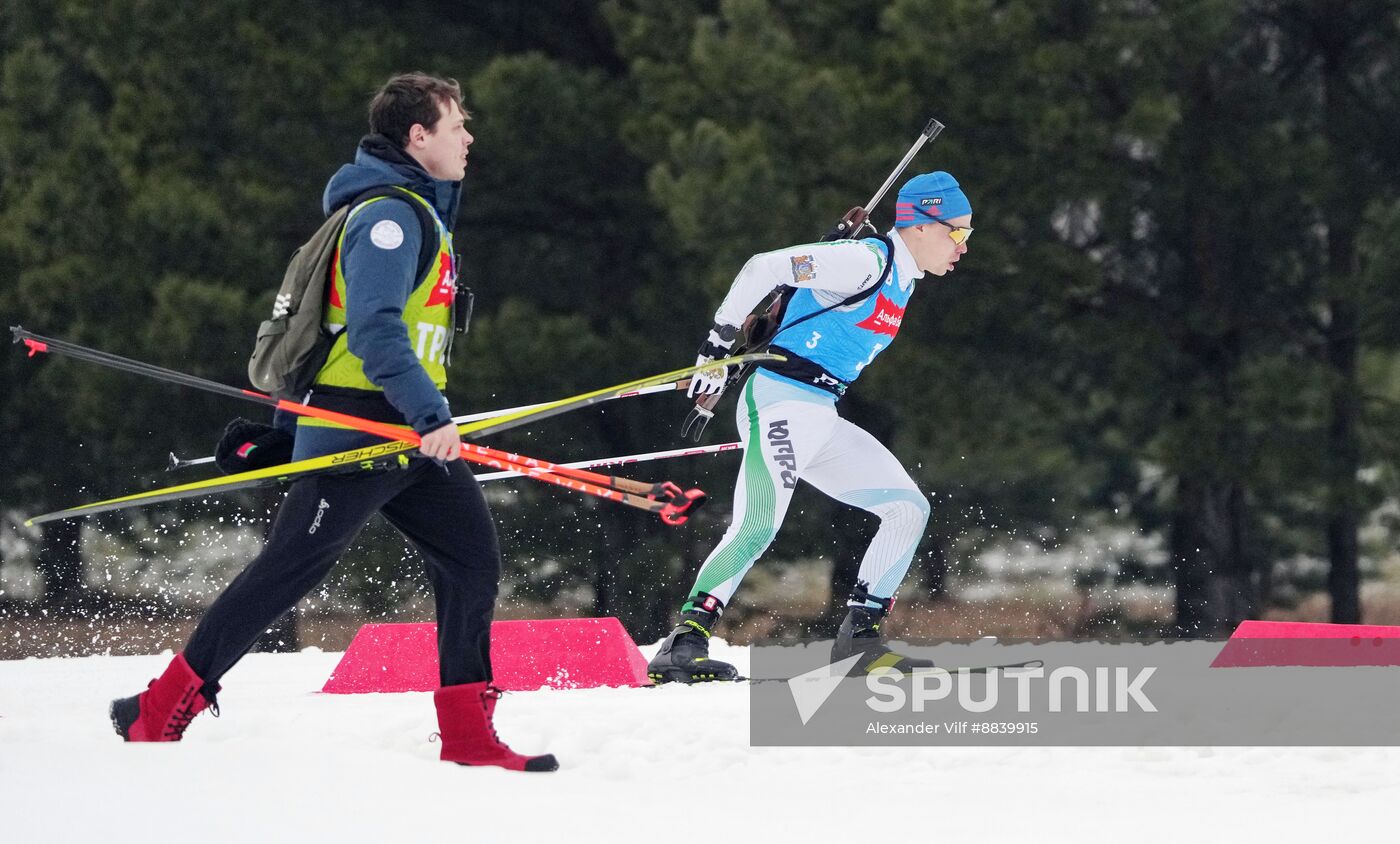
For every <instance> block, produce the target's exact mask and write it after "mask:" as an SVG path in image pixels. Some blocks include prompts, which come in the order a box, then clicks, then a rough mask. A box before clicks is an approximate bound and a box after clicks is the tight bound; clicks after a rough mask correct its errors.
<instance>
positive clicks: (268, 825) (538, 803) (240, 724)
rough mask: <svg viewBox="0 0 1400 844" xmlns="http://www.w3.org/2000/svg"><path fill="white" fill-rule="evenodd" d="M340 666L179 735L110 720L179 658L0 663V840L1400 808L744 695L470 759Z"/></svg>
mask: <svg viewBox="0 0 1400 844" xmlns="http://www.w3.org/2000/svg"><path fill="white" fill-rule="evenodd" d="M654 647H655V646H652V647H650V648H644V649H643V650H644V651H647V652H650V651H651V650H653V649H654ZM714 655H715V656H717V657H720V658H723V659H729V660H730V661H733V662H736V663H738V664H739V666H740V668H741V670H746V669H747V652H746V651H745V650H744V649H741V648H732V649H731V648H727V647H725V646H724V645H723V643H716V647H715V649H714ZM339 657H340V654H334V653H319V652H314V651H308V652H303V653H300V654H282V655H273V654H254V655H252V656H249V657H248V658H246V659H245V660H244V661H243V662H242V663H240V664H239V665H238V667H237V668H235V669H234V670H233V672H231V673H230V674H229V676H228V677H226V678H225V683H224V685H225V689H224V692H223V693H222V694H221V695H220V697H219V701H220V706H221V708H222V711H223V717H221V718H218V719H215V718H212V717H210V716H209V715H208V714H205V715H201V716H200V717H199V718H198V719H197V720H196V721H195V722H194V725H193V726H192V727H191V728H190V730H189V733H188V734H187V735H186V738H185V741H184V742H183V743H182V744H178V745H126V744H123V743H122V742H121V741H120V740H119V739H118V738H117V737H116V736H115V735H113V733H112V729H111V726H110V724H109V723H108V720H107V702H108V700H109V699H110V698H112V697H115V696H119V695H126V694H132V693H134V692H136V691H137V690H139V689H140V688H142V687H143V686H144V685H145V683H146V681H147V680H148V679H150V678H151V677H152V676H154V675H155V674H156V673H157V672H158V671H160V670H161V669H162V668H163V667H164V665H165V663H166V662H167V660H168V656H143V657H87V658H80V659H45V660H36V659H29V660H19V661H10V662H0V841H5V842H26V843H27V842H47V841H81V842H89V841H102V842H110V841H138V840H140V841H147V842H150V841H175V840H185V841H198V842H222V841H239V842H253V841H258V842H261V841H297V842H311V841H334V842H352V841H405V840H408V841H411V840H419V841H434V842H438V841H453V842H473V841H516V840H539V841H577V840H584V841H609V842H612V841H632V840H638V841H641V840H645V841H656V840H660V839H676V838H692V837H694V838H699V839H703V840H711V841H712V840H724V839H731V838H732V839H733V840H736V841H737V840H745V839H752V838H760V837H761V838H767V839H771V840H777V841H788V840H797V839H799V838H807V837H809V836H810V837H811V840H842V839H845V840H869V839H873V838H878V839H879V840H882V841H901V840H908V841H938V842H963V841H975V842H977V843H978V844H985V843H986V842H1042V841H1081V842H1082V841H1096V840H1108V837H1109V836H1110V835H1111V836H1112V837H1113V839H1115V840H1124V841H1132V842H1155V841H1164V842H1165V841H1171V842H1173V844H1180V842H1181V841H1202V842H1205V841H1269V842H1279V841H1307V842H1316V841H1319V840H1336V839H1337V835H1338V833H1343V835H1344V836H1346V835H1348V834H1355V833H1360V832H1361V831H1362V830H1372V831H1375V830H1384V829H1386V828H1390V827H1391V826H1392V825H1393V817H1394V806H1395V805H1397V802H1400V773H1398V772H1397V771H1400V750H1395V749H1386V748H1360V749H1355V748H1335V749H1334V748H1298V749H1292V748H1257V749H1229V748H1227V749H1212V748H1166V749H1162V748H1151V749H1138V748H1109V749H1078V748H1047V749H1033V748H1021V749H982V748H973V749H967V748H965V749H949V748H863V749H856V748H851V749H847V748H810V749H807V748H803V749H791V748H751V747H749V744H748V733H749V727H748V721H749V714H748V691H747V688H746V687H745V686H742V685H724V686H703V687H693V688H685V687H676V686H667V687H663V688H659V689H590V690H580V691H549V690H546V691H539V692H529V693H515V694H510V695H507V696H506V697H505V698H504V699H503V700H502V701H501V703H500V708H499V710H498V717H497V726H498V727H499V730H500V733H501V735H502V737H503V738H505V739H506V740H507V741H508V742H509V743H511V744H512V745H513V746H515V748H516V749H518V750H521V751H526V752H542V751H549V752H552V753H554V754H555V755H557V756H558V757H559V759H560V762H561V764H562V766H563V768H562V770H561V771H559V772H558V773H554V774H537V775H527V774H516V773H509V772H505V771H500V770H495V769H474V768H462V767H458V766H455V765H445V764H442V763H440V762H438V761H437V749H438V748H437V745H436V744H433V743H430V742H429V741H428V736H429V734H430V733H432V732H433V731H434V729H435V728H436V723H435V719H434V715H433V705H432V698H431V695H429V694H424V693H420V694H394V695H323V694H319V693H317V690H318V689H319V688H320V687H321V685H322V683H323V682H324V681H325V679H326V677H327V676H328V675H329V673H330V671H331V669H332V667H333V666H334V665H335V663H336V661H337V660H338V659H339ZM1343 831H1345V832H1343ZM1388 835H1389V833H1382V834H1381V835H1380V836H1379V838H1377V839H1376V840H1384V839H1385V838H1386V837H1388Z"/></svg>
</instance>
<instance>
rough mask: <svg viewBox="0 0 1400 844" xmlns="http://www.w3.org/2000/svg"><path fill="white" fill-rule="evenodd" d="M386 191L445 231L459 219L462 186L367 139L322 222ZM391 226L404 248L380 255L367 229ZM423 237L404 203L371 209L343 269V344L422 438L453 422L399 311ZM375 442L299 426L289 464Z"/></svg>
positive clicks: (358, 222)
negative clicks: (400, 194) (400, 193)
mask: <svg viewBox="0 0 1400 844" xmlns="http://www.w3.org/2000/svg"><path fill="white" fill-rule="evenodd" d="M383 185H397V186H401V187H405V188H408V189H409V190H411V191H413V192H414V193H416V194H418V195H419V196H421V197H423V198H424V199H426V200H427V201H428V202H430V203H432V205H433V207H434V208H435V209H436V210H437V213H438V216H439V217H440V218H441V219H442V222H443V225H445V226H446V227H447V230H448V231H449V232H450V231H452V229H453V226H454V225H455V223H456V220H457V206H458V204H459V203H460V201H461V195H462V183H461V182H445V181H440V180H438V179H434V178H432V177H431V176H429V175H428V173H427V171H425V170H424V169H423V167H422V165H420V164H419V163H418V162H417V161H415V160H414V159H413V158H412V157H411V156H409V155H408V153H406V152H404V151H403V149H402V148H400V147H399V146H398V145H396V144H394V143H393V142H392V141H390V140H389V139H388V138H385V137H383V136H380V135H368V136H366V137H365V138H364V139H362V140H361V141H360V146H359V149H358V150H357V151H356V153H355V162H354V163H353V164H346V165H344V166H342V167H341V168H340V170H338V171H337V172H336V174H335V175H334V176H332V177H331V180H330V182H329V183H328V184H327V185H326V192H325V196H324V199H323V200H322V206H323V209H324V211H325V213H326V216H330V215H331V214H332V213H334V211H335V210H336V209H337V208H339V207H341V206H342V205H345V204H347V203H349V202H350V201H351V200H352V199H354V198H355V197H356V196H359V195H360V194H362V193H364V192H365V191H367V190H369V189H371V188H376V187H380V186H383ZM384 220H392V221H393V222H394V223H397V224H398V226H399V227H400V228H401V229H402V230H403V234H404V239H403V242H404V243H405V244H411V245H413V248H409V249H402V248H400V249H380V248H377V247H375V246H374V245H373V244H372V243H371V241H370V230H371V229H372V228H373V227H374V226H375V224H376V223H379V222H381V221H384ZM422 242H423V233H422V229H421V226H420V224H419V222H418V214H417V212H415V211H414V210H413V208H412V207H411V206H410V205H409V204H408V202H407V201H383V202H375V203H373V204H371V205H369V206H367V207H366V208H365V209H364V210H363V211H360V212H359V213H357V214H356V215H355V216H354V217H353V218H352V219H351V220H350V223H349V224H348V225H347V226H346V229H345V243H344V246H343V248H342V250H341V255H340V261H341V268H342V270H343V272H344V273H345V284H346V303H345V305H346V312H345V320H346V330H347V331H348V332H349V335H348V337H347V342H348V344H349V348H350V351H351V353H352V354H354V355H355V356H356V357H358V358H359V359H360V360H362V361H363V362H364V372H365V375H366V377H368V378H369V379H370V380H371V381H373V382H374V383H375V384H376V385H377V386H379V387H380V388H382V389H383V390H384V397H385V398H386V399H387V400H388V401H389V403H390V404H392V405H393V406H394V408H395V409H397V410H398V411H399V412H400V413H402V414H403V418H404V420H405V421H406V422H407V423H408V424H409V425H412V426H413V429H414V430H415V431H417V432H418V433H419V434H426V433H428V432H429V431H433V430H436V429H437V428H440V427H442V426H443V425H445V424H447V423H448V422H450V421H452V413H451V411H450V410H449V409H448V406H447V399H446V398H445V397H444V396H443V395H442V393H440V392H439V391H438V389H437V387H436V386H435V385H434V384H433V381H432V379H431V378H430V377H429V376H428V373H427V371H425V370H424V369H423V367H422V365H421V364H420V363H419V362H418V358H417V356H416V355H414V353H413V345H412V343H411V342H410V340H409V336H408V326H407V325H406V324H405V323H404V321H403V308H404V305H405V304H407V302H408V297H409V295H410V294H411V293H412V292H413V288H414V287H415V286H416V284H417V282H418V281H419V279H417V278H415V274H416V272H417V269H418V257H419V256H418V253H419V248H420V247H419V246H418V245H419V244H421V243H422ZM379 441H380V439H379V438H377V437H374V436H372V435H369V434H363V433H360V432H358V431H347V430H343V429H337V428H323V427H318V426H308V425H302V426H299V427H298V428H297V436H296V447H295V450H294V454H293V459H294V460H303V459H305V458H308V457H315V456H318V455H322V454H330V453H332V452H336V451H345V450H347V449H351V448H358V447H360V446H363V445H368V444H370V443H373V442H379Z"/></svg>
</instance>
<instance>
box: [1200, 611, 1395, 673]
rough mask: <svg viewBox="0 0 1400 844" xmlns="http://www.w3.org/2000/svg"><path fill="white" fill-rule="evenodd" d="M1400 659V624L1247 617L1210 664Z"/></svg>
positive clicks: (1358, 663)
mask: <svg viewBox="0 0 1400 844" xmlns="http://www.w3.org/2000/svg"><path fill="white" fill-rule="evenodd" d="M1266 665H1305V666H1353V667H1354V666H1389V665H1400V627H1385V626H1382V625H1378V624H1310V623H1305V622H1300V621H1245V622H1242V623H1241V624H1240V626H1239V627H1238V628H1236V629H1235V632H1234V633H1233V634H1232V635H1231V636H1230V641H1228V642H1226V643H1225V647H1224V648H1223V649H1222V650H1221V651H1220V654H1219V656H1217V657H1216V658H1215V661H1214V662H1212V663H1211V664H1210V666H1211V668H1248V667H1252V666H1266Z"/></svg>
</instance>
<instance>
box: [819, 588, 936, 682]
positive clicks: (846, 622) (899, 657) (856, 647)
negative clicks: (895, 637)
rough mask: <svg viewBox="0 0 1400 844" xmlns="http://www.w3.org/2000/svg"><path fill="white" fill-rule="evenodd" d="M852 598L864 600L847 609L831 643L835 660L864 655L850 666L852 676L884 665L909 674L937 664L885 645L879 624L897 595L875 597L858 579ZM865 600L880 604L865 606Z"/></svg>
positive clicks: (925, 669)
mask: <svg viewBox="0 0 1400 844" xmlns="http://www.w3.org/2000/svg"><path fill="white" fill-rule="evenodd" d="M851 600H852V601H861V602H862V603H861V604H860V605H859V606H852V607H849V608H848V609H847V610H846V617H845V618H844V619H842V620H841V628H840V629H839V630H838V631H837V633H836V642H835V643H834V644H833V645H832V646H831V661H832V663H837V662H840V661H841V660H843V659H846V658H847V657H850V656H854V655H857V654H859V655H860V657H861V658H860V659H858V660H856V661H855V663H854V664H853V665H852V666H851V670H850V673H851V674H853V675H859V674H869V673H870V672H872V671H876V670H879V669H881V668H893V669H894V670H895V671H899V672H900V673H903V674H909V673H912V672H914V671H916V670H921V669H922V670H924V671H927V670H928V669H930V668H933V667H934V666H933V660H931V659H919V658H918V657H911V656H904V655H903V654H898V653H895V652H894V651H892V650H890V649H889V648H887V647H885V640H884V636H882V635H881V634H880V624H881V623H882V622H883V621H884V620H885V616H886V615H888V614H889V611H890V608H891V607H893V606H894V598H876V597H874V596H872V595H870V593H868V592H867V591H866V589H865V584H864V583H861V582H859V581H857V582H856V586H855V589H854V590H852V592H851ZM865 601H875V602H877V603H879V604H880V606H879V607H868V606H865V605H864V602H865Z"/></svg>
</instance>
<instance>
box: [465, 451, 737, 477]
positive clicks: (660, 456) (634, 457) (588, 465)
mask: <svg viewBox="0 0 1400 844" xmlns="http://www.w3.org/2000/svg"><path fill="white" fill-rule="evenodd" d="M743 448H744V444H743V443H739V442H732V443H720V444H719V445H702V446H697V447H695V448H673V449H671V450H669V451H653V452H650V453H648V454H628V455H626V456H624V457H605V458H603V459H602V460H579V461H577V462H575V463H563V464H560V465H562V466H567V467H569V468H571V469H573V468H584V469H598V468H601V467H603V466H616V465H617V464H619V463H645V462H647V461H648V460H667V459H669V458H672V457H693V456H697V455H701V454H721V453H723V452H726V451H741V450H743ZM518 477H520V473H519V472H487V473H485V474H481V475H477V476H476V479H477V481H479V482H481V483H485V482H486V481H501V480H506V479H507V478H518Z"/></svg>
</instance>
